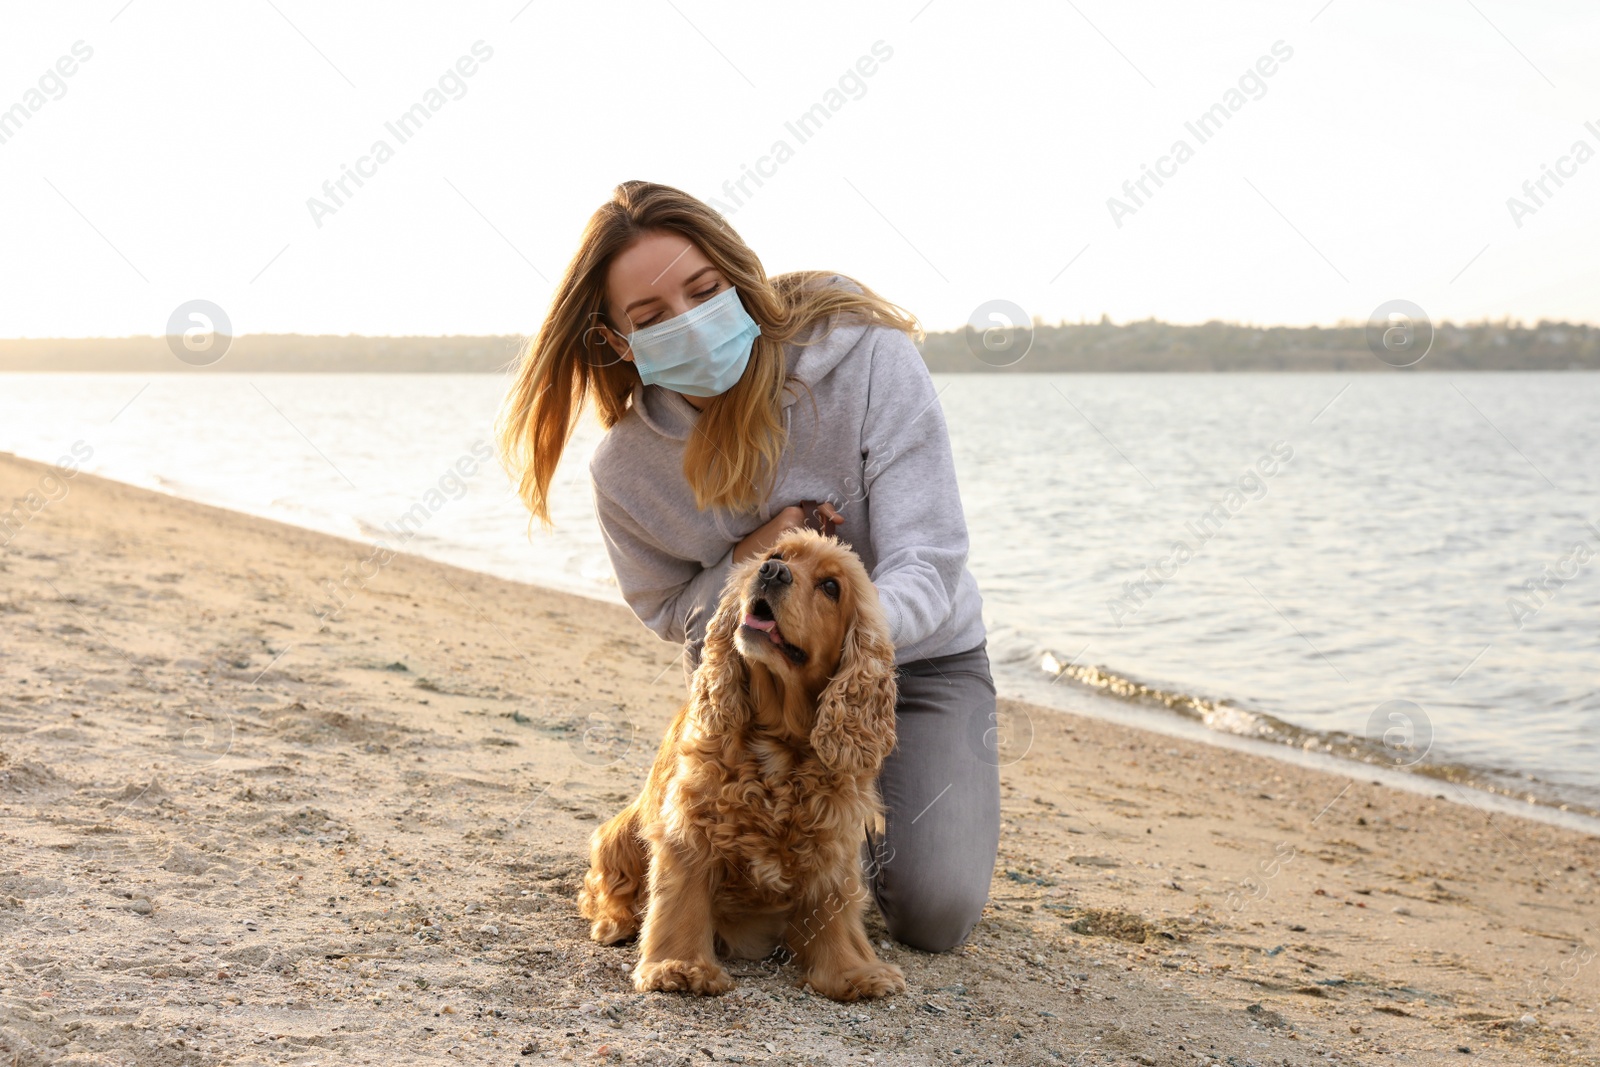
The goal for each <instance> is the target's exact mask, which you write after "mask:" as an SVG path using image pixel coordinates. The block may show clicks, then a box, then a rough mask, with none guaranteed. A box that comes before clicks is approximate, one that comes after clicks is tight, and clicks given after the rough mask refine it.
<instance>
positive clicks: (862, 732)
mask: <svg viewBox="0 0 1600 1067" xmlns="http://www.w3.org/2000/svg"><path fill="white" fill-rule="evenodd" d="M854 584H855V586H856V596H855V598H854V599H855V617H854V618H853V619H852V620H851V623H850V626H849V628H848V629H847V630H846V631H845V636H844V652H843V656H842V657H841V658H840V660H839V669H838V670H837V671H835V672H834V675H833V680H832V681H830V682H829V683H828V686H827V688H826V689H824V690H823V691H822V696H821V698H820V699H819V700H818V701H817V721H816V725H815V726H813V727H812V729H811V748H812V750H813V751H815V752H816V754H817V758H818V759H819V760H821V761H822V764H823V766H825V767H827V768H828V769H829V770H832V771H837V772H839V773H841V774H853V775H869V774H871V775H875V774H877V772H878V768H879V767H881V766H882V765H883V760H884V757H886V756H887V755H888V754H889V753H890V752H892V751H893V750H894V744H895V728H894V708H895V701H896V700H897V698H898V696H899V689H898V686H897V685H896V684H895V665H894V644H893V643H892V642H891V641H890V640H889V626H888V623H887V622H886V621H885V619H884V615H883V607H882V605H881V604H880V603H879V601H878V591H877V589H876V588H875V587H874V586H873V584H872V583H871V582H870V581H869V580H868V579H867V578H866V576H865V574H863V575H862V576H860V577H859V578H857V579H855V581H854Z"/></svg>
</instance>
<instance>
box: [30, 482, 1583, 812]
mask: <svg viewBox="0 0 1600 1067" xmlns="http://www.w3.org/2000/svg"><path fill="white" fill-rule="evenodd" d="M3 459H19V461H24V462H38V461H34V459H30V458H26V456H18V454H14V453H8V451H0V461H3ZM96 477H104V475H96ZM107 480H110V482H117V483H118V485H126V486H130V488H134V490H141V491H149V493H157V494H160V496H166V498H171V499H178V501H187V502H194V504H200V506H203V507H216V509H221V510H227V512H234V514H238V515H246V517H250V518H258V520H261V522H269V523H283V525H286V526H293V528H296V530H307V531H312V533H318V534H325V536H330V537H336V539H341V541H349V542H350V544H355V545H363V547H365V549H366V550H368V552H371V550H373V542H368V541H366V539H365V537H358V536H352V534H350V533H349V531H344V533H341V531H339V530H336V528H325V526H312V525H304V523H294V522H288V520H286V518H280V517H277V515H272V514H264V512H259V510H248V509H240V507H232V506H230V504H226V502H224V504H219V502H213V501H206V499H200V498H197V496H187V494H184V493H181V491H178V488H174V486H173V485H171V483H168V482H165V480H163V478H160V477H157V485H154V486H150V485H139V483H136V482H123V480H118V478H107ZM349 525H354V526H357V528H362V526H363V525H362V523H360V520H354V518H352V520H349ZM362 533H363V534H365V528H363V530H362ZM411 552H413V553H414V555H418V557H419V558H427V560H430V561H435V563H443V565H448V566H462V568H464V569H469V571H472V573H475V574H483V576H486V577H494V579H498V581H510V582H517V584H520V585H528V587H530V589H546V590H552V592H558V593H563V595H573V597H579V598H582V600H589V601H594V603H603V605H608V606H613V608H622V609H624V611H627V605H626V603H624V601H622V598H621V597H606V595H603V592H602V590H600V589H595V587H594V585H589V584H584V582H579V581H565V582H563V581H560V577H558V576H541V577H539V579H522V577H509V576H502V574H494V573H491V571H483V569H478V568H474V566H470V565H464V563H453V561H451V560H446V558H442V557H438V555H429V553H422V552H416V550H414V549H413V550H411ZM629 617H632V616H629ZM650 640H659V638H654V635H650ZM1037 657H1038V659H1040V661H1042V664H1040V665H1032V667H1030V665H1026V664H1024V662H1022V661H1021V659H1018V661H1011V659H1006V661H1002V657H1000V656H998V654H997V649H995V646H994V643H990V659H992V661H994V673H995V686H997V689H998V693H1000V696H1003V697H1006V699H1013V701H1021V702H1030V704H1037V705H1038V707H1040V709H1048V710H1056V712H1069V713H1075V715H1086V717H1091V718H1102V720H1106V721H1112V723H1120V725H1126V726H1134V728H1139V729H1149V731H1154V733H1160V734H1170V736H1179V737H1198V739H1202V741H1203V742H1206V744H1214V745H1218V747H1227V749H1234V750H1242V752H1254V753H1258V755H1266V757H1269V758H1277V760H1283V761H1286V763H1293V765H1298V766H1310V768H1318V769H1325V771H1330V773H1358V774H1371V776H1376V777H1378V779H1379V781H1381V782H1382V784H1386V785H1392V787H1395V789H1405V790H1410V792H1419V793H1427V792H1437V790H1438V789H1445V787H1446V785H1453V787H1456V789H1454V790H1451V792H1454V793H1456V795H1453V797H1451V795H1446V798H1450V800H1453V801H1454V803H1467V805H1475V803H1480V805H1482V806H1485V808H1488V809H1491V811H1496V813H1499V814H1514V816H1523V817H1530V819H1541V821H1547V822H1550V824H1554V825H1562V827H1566V829H1571V830H1578V832H1582V833H1600V808H1597V806H1594V805H1590V803H1586V801H1581V800H1578V798H1576V797H1573V795H1563V793H1562V792H1560V790H1562V789H1563V787H1562V785H1558V784H1555V785H1552V784H1550V782H1547V781H1544V779H1539V777H1525V776H1518V774H1517V773H1514V771H1504V769H1499V768H1486V766H1475V765H1470V763H1454V761H1446V763H1440V761H1434V760H1424V761H1422V763H1418V765H1414V766H1406V769H1394V768H1389V766H1384V765H1382V763H1379V761H1376V758H1370V757H1384V755H1392V753H1387V752H1384V749H1382V745H1381V744H1373V742H1368V741H1366V739H1363V737H1352V736H1349V734H1344V733H1342V731H1325V729H1315V728H1307V726H1299V725H1296V723H1291V721H1288V720H1283V718H1278V717H1275V715H1272V713H1269V712H1259V710H1254V709H1245V707H1240V705H1237V704H1234V702H1232V701H1230V699H1229V697H1216V699H1208V697H1198V696H1194V694H1190V693H1171V691H1165V689H1160V688H1154V686H1147V685H1144V683H1142V681H1139V680H1138V678H1136V677H1133V675H1125V673H1120V672H1107V670H1104V667H1101V665H1094V667H1077V665H1067V664H1064V662H1062V661H1061V659H1059V657H1056V656H1054V653H1051V651H1050V649H1040V651H1038V656H1037ZM1051 667H1054V675H1053V673H1051ZM1061 678H1066V680H1067V685H1058V681H1059V680H1061ZM1195 707H1198V709H1200V713H1198V715H1197V713H1194V710H1192V709H1195ZM1211 712H1224V713H1222V715H1218V717H1216V718H1219V720H1226V721H1230V723H1234V725H1242V726H1246V728H1250V729H1251V733H1246V731H1245V729H1227V728H1219V726H1216V725H1211V721H1202V720H1208V718H1211ZM1341 749H1342V750H1341ZM1523 781H1528V782H1533V784H1534V785H1533V787H1522V785H1518V784H1520V782H1523ZM1461 787H1466V789H1464V790H1461Z"/></svg>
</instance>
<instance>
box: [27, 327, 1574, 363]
mask: <svg viewBox="0 0 1600 1067" xmlns="http://www.w3.org/2000/svg"><path fill="white" fill-rule="evenodd" d="M986 341H987V344H986ZM523 342H524V338H521V337H511V336H507V337H459V336H458V337H360V336H342V337H341V336H310V335H301V334H246V335H242V336H239V337H235V338H233V339H232V341H231V343H230V344H229V346H228V348H227V352H226V354H225V355H224V356H223V357H222V359H220V360H219V361H217V362H216V363H214V364H212V365H210V366H204V367H194V366H190V365H189V364H188V363H186V362H184V361H182V360H179V359H178V358H177V357H176V356H175V355H174V354H173V352H172V349H171V347H170V346H169V345H168V344H167V339H166V338H164V337H120V338H68V339H33V340H28V339H24V340H0V371H128V372H138V373H154V372H160V371H188V372H194V373H213V374H214V373H219V372H230V371H233V372H252V373H270V372H274V371H285V372H289V371H300V372H306V371H334V372H368V371H384V372H391V373H424V374H431V373H492V372H500V371H503V370H505V369H506V367H507V366H508V365H510V364H511V363H512V362H513V361H514V360H515V359H516V358H517V355H518V353H519V352H520V350H521V348H522V345H523ZM1024 350H1025V354H1023V355H1021V356H1020V358H1018V354H1019V353H1021V352H1023V351H1024ZM922 355H923V358H924V359H925V360H926V361H927V363H928V367H929V369H930V370H933V371H936V372H942V373H963V372H973V373H992V374H1014V373H1018V372H1024V373H1026V372H1035V373H1037V372H1042V371H1054V372H1117V371H1362V370H1391V369H1393V368H1391V367H1390V366H1389V365H1388V364H1386V363H1384V362H1381V361H1380V360H1379V359H1378V358H1377V357H1376V356H1374V355H1373V353H1372V351H1371V350H1370V349H1369V348H1368V347H1367V342H1366V325H1365V324H1364V323H1356V324H1343V323H1341V324H1340V325H1337V326H1243V325H1238V324H1235V323H1226V322H1207V323H1203V324H1201V325H1198V326H1179V325H1174V324H1172V323H1166V322H1160V321H1158V320H1155V319H1146V320H1144V321H1142V322H1129V323H1123V324H1120V325H1119V324H1116V323H1113V322H1111V321H1110V320H1109V319H1108V318H1104V317H1102V318H1101V319H1100V321H1099V322H1094V323H1065V322H1063V323H1058V324H1056V325H1054V326H1051V325H1048V324H1045V323H1042V322H1035V323H1034V324H1033V326H1032V339H1031V343H1029V341H1028V338H1027V335H1026V331H1025V330H1021V331H1016V332H1014V333H1013V334H1012V335H1011V336H1009V337H1007V336H1005V335H1003V334H1000V335H997V334H990V335H989V336H988V337H987V338H985V337H984V335H983V334H981V333H979V332H978V331H976V330H974V329H972V328H971V327H965V328H963V329H961V330H948V331H941V332H938V333H929V334H928V335H927V338H926V340H925V342H924V343H923V345H922ZM1405 370H1406V371H1407V372H1426V371H1439V370H1447V371H1467V370H1600V326H1591V325H1587V324H1582V323H1579V324H1573V323H1566V322H1545V321H1541V322H1539V323H1537V324H1535V325H1526V324H1523V323H1518V322H1512V321H1509V320H1506V321H1501V322H1478V323H1468V324H1465V325H1456V324H1454V323H1448V322H1447V323H1442V324H1440V325H1439V326H1438V327H1437V329H1436V330H1435V332H1434V338H1433V345H1432V348H1431V349H1430V350H1429V351H1428V354H1427V356H1426V357H1425V358H1423V359H1422V360H1421V362H1419V363H1418V364H1416V365H1415V366H1413V367H1409V368H1405Z"/></svg>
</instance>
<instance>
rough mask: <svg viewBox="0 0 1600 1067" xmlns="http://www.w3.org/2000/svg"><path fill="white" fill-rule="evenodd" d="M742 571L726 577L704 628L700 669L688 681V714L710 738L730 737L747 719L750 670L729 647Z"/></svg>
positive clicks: (740, 612)
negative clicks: (690, 694)
mask: <svg viewBox="0 0 1600 1067" xmlns="http://www.w3.org/2000/svg"><path fill="white" fill-rule="evenodd" d="M742 571H743V569H742V568H741V569H740V570H736V571H734V572H733V574H731V575H729V578H728V582H727V584H726V585H725V586H724V587H723V590H722V597H721V599H720V600H719V601H718V603H717V611H716V614H714V615H712V616H711V622H710V624H709V625H707V626H706V640H705V644H704V645H702V646H701V650H700V665H699V666H698V667H696V668H695V671H694V678H693V679H692V681H691V690H692V701H691V704H692V706H691V707H690V711H689V713H690V714H691V715H692V716H694V717H695V719H696V720H697V721H698V722H699V724H700V726H701V728H702V729H703V730H704V732H706V733H708V734H711V735H713V736H725V735H727V734H730V733H732V732H733V731H734V730H736V729H738V727H739V724H741V723H743V722H745V721H747V720H748V719H749V718H750V668H749V667H748V666H747V665H746V664H745V661H744V657H743V656H741V655H739V651H738V649H736V648H734V647H733V635H734V634H735V633H736V632H737V631H738V629H739V624H740V623H741V622H742V621H743V620H744V606H743V603H742V601H741V599H740V596H739V593H738V589H739V588H740V587H741V586H740V584H739V579H740V576H741V575H742Z"/></svg>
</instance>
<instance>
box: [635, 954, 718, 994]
mask: <svg viewBox="0 0 1600 1067" xmlns="http://www.w3.org/2000/svg"><path fill="white" fill-rule="evenodd" d="M633 988H634V989H636V990H638V991H639V992H641V993H649V992H652V991H654V990H660V991H662V992H667V993H670V992H675V991H678V990H686V991H688V992H690V993H699V994H700V995H701V996H716V995H718V994H719V993H726V992H727V991H728V990H730V989H732V988H733V978H732V976H731V975H729V974H728V972H727V971H725V970H723V969H722V967H721V965H720V964H718V963H717V962H716V961H715V960H654V961H651V962H649V963H647V962H645V961H644V960H640V961H639V963H638V965H637V966H636V967H634V969H633Z"/></svg>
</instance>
